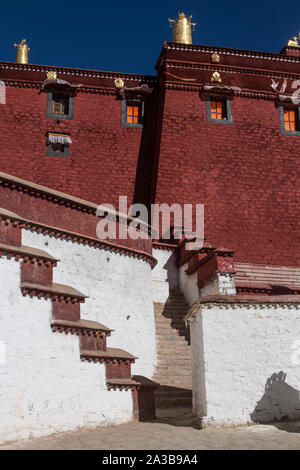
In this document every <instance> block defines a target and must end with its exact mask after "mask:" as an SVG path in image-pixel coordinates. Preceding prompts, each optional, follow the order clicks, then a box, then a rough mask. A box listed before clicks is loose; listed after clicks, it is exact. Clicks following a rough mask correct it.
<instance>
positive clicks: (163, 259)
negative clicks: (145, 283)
mask: <svg viewBox="0 0 300 470" xmlns="http://www.w3.org/2000/svg"><path fill="white" fill-rule="evenodd" d="M152 255H153V256H154V258H156V259H157V265H156V266H155V268H154V269H153V270H152V293H153V302H163V303H164V302H165V301H166V300H167V298H168V297H169V292H170V289H173V290H178V289H179V279H178V268H177V266H176V255H175V254H174V253H173V251H170V250H159V249H153V253H152Z"/></svg>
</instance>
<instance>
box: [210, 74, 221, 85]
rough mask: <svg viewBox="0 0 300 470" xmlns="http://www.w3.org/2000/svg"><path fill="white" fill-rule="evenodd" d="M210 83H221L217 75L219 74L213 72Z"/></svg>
mask: <svg viewBox="0 0 300 470" xmlns="http://www.w3.org/2000/svg"><path fill="white" fill-rule="evenodd" d="M211 81H212V82H219V83H220V82H221V81H222V78H221V75H220V74H219V72H214V73H213V74H212V76H211Z"/></svg>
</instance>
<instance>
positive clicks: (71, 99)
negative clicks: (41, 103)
mask: <svg viewBox="0 0 300 470" xmlns="http://www.w3.org/2000/svg"><path fill="white" fill-rule="evenodd" d="M53 95H63V96H66V97H67V98H68V99H69V103H68V111H69V112H68V114H56V113H53V112H52V102H53ZM46 117H48V118H54V119H74V96H73V95H70V94H68V93H60V92H57V91H49V92H48V96H47V109H46Z"/></svg>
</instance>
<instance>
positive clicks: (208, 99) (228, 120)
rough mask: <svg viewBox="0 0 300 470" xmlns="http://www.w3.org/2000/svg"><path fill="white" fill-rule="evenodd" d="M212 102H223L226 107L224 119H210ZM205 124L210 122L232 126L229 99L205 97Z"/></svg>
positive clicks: (222, 96) (216, 96)
mask: <svg viewBox="0 0 300 470" xmlns="http://www.w3.org/2000/svg"><path fill="white" fill-rule="evenodd" d="M212 101H223V103H224V105H225V106H226V116H227V117H226V119H214V118H212V117H211V102H212ZM206 122H212V123H216V124H233V116H232V109H231V97H230V96H226V95H220V96H218V95H207V96H206Z"/></svg>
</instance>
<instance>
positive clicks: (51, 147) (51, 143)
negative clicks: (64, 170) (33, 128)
mask: <svg viewBox="0 0 300 470" xmlns="http://www.w3.org/2000/svg"><path fill="white" fill-rule="evenodd" d="M71 143H72V140H71V138H70V136H69V135H67V134H56V133H49V134H48V135H47V141H46V156H48V157H69V156H70V144H71Z"/></svg>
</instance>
